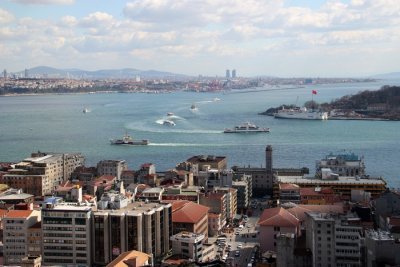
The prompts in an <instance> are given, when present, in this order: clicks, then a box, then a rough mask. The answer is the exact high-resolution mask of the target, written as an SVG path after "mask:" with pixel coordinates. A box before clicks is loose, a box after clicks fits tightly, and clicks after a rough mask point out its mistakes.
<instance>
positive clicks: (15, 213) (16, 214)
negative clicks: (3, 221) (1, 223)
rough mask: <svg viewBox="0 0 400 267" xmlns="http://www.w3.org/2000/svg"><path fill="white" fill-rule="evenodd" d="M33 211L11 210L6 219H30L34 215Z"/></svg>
mask: <svg viewBox="0 0 400 267" xmlns="http://www.w3.org/2000/svg"><path fill="white" fill-rule="evenodd" d="M32 212H33V210H10V211H9V212H8V213H7V214H6V216H5V217H6V218H24V219H26V218H28V217H29V216H30V215H31V214H32Z"/></svg>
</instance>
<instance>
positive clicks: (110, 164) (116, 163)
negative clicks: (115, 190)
mask: <svg viewBox="0 0 400 267" xmlns="http://www.w3.org/2000/svg"><path fill="white" fill-rule="evenodd" d="M127 169H128V164H127V163H126V161H125V160H102V161H99V162H98V163H97V175H98V176H102V175H111V176H115V177H117V179H121V174H122V172H123V171H125V170H127Z"/></svg>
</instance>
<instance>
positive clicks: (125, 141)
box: [110, 133, 149, 146]
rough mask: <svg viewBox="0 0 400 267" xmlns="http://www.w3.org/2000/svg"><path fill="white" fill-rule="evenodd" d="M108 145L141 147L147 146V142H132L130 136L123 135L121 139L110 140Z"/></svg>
mask: <svg viewBox="0 0 400 267" xmlns="http://www.w3.org/2000/svg"><path fill="white" fill-rule="evenodd" d="M110 143H111V144H112V145H132V146H143V145H148V144H149V140H147V139H143V140H134V139H133V138H132V137H131V136H130V135H128V134H127V133H125V135H124V136H123V137H122V139H110Z"/></svg>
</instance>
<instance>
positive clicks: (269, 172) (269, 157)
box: [265, 145, 272, 176]
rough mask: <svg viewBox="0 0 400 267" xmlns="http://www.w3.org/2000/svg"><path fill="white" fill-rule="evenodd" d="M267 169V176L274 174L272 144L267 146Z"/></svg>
mask: <svg viewBox="0 0 400 267" xmlns="http://www.w3.org/2000/svg"><path fill="white" fill-rule="evenodd" d="M265 171H266V173H267V176H269V175H272V146H271V145H268V146H267V147H266V148H265Z"/></svg>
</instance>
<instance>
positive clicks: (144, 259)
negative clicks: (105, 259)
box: [107, 250, 152, 267]
mask: <svg viewBox="0 0 400 267" xmlns="http://www.w3.org/2000/svg"><path fill="white" fill-rule="evenodd" d="M151 262H152V258H151V255H149V254H146V253H143V252H140V251H137V250H131V251H126V252H123V253H121V255H119V256H118V257H117V258H116V259H115V260H113V261H112V262H110V263H109V264H107V267H141V266H151Z"/></svg>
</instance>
